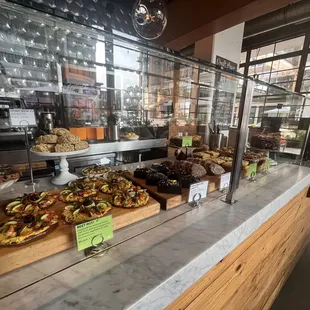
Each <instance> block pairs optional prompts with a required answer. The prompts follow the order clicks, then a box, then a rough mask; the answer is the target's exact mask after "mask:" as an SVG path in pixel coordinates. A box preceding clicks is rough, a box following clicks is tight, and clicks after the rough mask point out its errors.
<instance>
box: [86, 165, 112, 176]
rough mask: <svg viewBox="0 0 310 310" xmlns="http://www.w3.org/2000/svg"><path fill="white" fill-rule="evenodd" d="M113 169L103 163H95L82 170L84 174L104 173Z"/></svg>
mask: <svg viewBox="0 0 310 310" xmlns="http://www.w3.org/2000/svg"><path fill="white" fill-rule="evenodd" d="M110 171H111V168H109V167H107V166H102V165H93V166H89V167H86V168H84V169H83V170H82V174H84V175H103V174H105V173H108V172H110Z"/></svg>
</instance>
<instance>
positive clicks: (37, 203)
mask: <svg viewBox="0 0 310 310" xmlns="http://www.w3.org/2000/svg"><path fill="white" fill-rule="evenodd" d="M56 198H57V195H53V194H51V193H49V192H33V193H30V194H25V195H24V196H23V197H18V198H16V199H14V200H13V201H11V202H10V203H8V205H7V206H6V208H5V213H6V214H7V215H14V214H16V213H33V212H37V211H38V210H41V209H45V208H48V207H50V206H51V205H53V204H54V203H55V201H56Z"/></svg>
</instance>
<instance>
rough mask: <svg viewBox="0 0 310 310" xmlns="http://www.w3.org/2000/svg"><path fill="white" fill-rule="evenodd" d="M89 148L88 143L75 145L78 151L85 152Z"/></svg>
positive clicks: (83, 142)
mask: <svg viewBox="0 0 310 310" xmlns="http://www.w3.org/2000/svg"><path fill="white" fill-rule="evenodd" d="M87 148H88V143H87V142H86V141H80V142H78V143H76V144H75V145H74V149H75V150H76V151H79V150H85V149H87Z"/></svg>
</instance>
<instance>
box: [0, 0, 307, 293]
mask: <svg viewBox="0 0 310 310" xmlns="http://www.w3.org/2000/svg"><path fill="white" fill-rule="evenodd" d="M35 2H36V1H35ZM45 2H46V1H45V0H44V1H42V3H43V4H42V7H41V9H42V8H43V5H44V4H46V3H45ZM67 2H68V1H57V3H60V6H61V7H62V8H63V5H68V4H67ZM36 3H37V2H36ZM50 3H52V2H50ZM68 3H69V2H68ZM71 3H73V4H75V1H73V2H70V3H69V4H70V7H71ZM94 3H95V2H94ZM37 4H38V3H37ZM37 4H36V5H37ZM96 5H97V4H96ZM98 5H99V4H98ZM78 7H80V6H78ZM0 8H1V13H0V21H1V23H0V65H1V68H2V67H3V69H1V75H0V78H1V79H0V82H1V83H2V84H1V87H0V96H5V97H9V96H10V97H12V96H13V97H14V96H16V97H18V98H24V100H25V104H26V105H27V107H32V108H34V109H37V111H40V110H42V109H43V108H44V107H48V108H49V109H50V110H49V111H53V112H55V118H56V121H57V123H55V127H56V128H54V129H52V130H51V133H50V134H49V135H46V134H45V133H44V132H41V133H40V134H39V135H38V134H37V135H36V139H35V141H33V143H34V146H33V148H32V160H33V161H34V162H37V161H39V160H47V161H55V163H56V166H57V165H58V164H59V163H60V170H61V173H63V174H66V175H67V176H68V175H69V174H70V180H69V179H67V180H66V182H63V183H59V182H58V181H57V180H56V181H53V180H55V179H57V176H56V178H55V179H52V178H51V177H45V178H42V179H40V182H39V183H38V184H36V185H35V186H34V187H32V186H29V185H27V184H25V183H24V182H17V179H18V175H19V172H18V171H16V168H14V167H11V166H5V167H6V168H8V167H9V168H10V169H9V170H10V171H11V172H12V171H14V174H12V173H8V172H7V170H6V169H5V171H6V172H5V173H6V174H4V173H3V174H4V175H3V176H2V177H1V180H2V183H4V181H5V182H6V181H8V180H11V181H12V184H11V188H10V189H3V191H2V192H1V193H0V195H1V202H0V206H1V209H0V246H1V247H0V279H4V280H5V279H9V278H10V277H14V276H16V275H17V274H22V273H23V272H27V274H28V275H29V276H27V277H23V278H22V279H21V281H19V282H17V281H13V282H12V283H10V285H8V286H6V287H3V288H1V291H0V298H3V297H4V296H6V295H10V294H13V293H14V292H16V291H18V290H21V289H23V288H24V287H26V286H29V285H31V284H32V283H35V282H38V281H41V280H42V279H45V278H49V277H50V276H51V275H53V274H55V273H59V272H61V270H68V269H70V268H71V267H72V266H76V265H78V264H80V263H83V262H85V261H86V262H90V260H91V259H98V257H99V256H96V255H98V254H100V255H101V254H102V255H103V254H104V253H105V251H106V250H107V249H112V248H114V247H115V246H116V245H118V244H122V243H125V242H127V240H129V239H131V238H134V237H136V236H137V235H139V234H141V233H142V232H146V231H148V230H150V229H152V228H154V227H157V226H160V225H162V224H163V223H165V222H168V221H170V220H172V219H177V217H178V216H180V215H181V214H186V213H187V212H189V211H190V210H192V207H193V206H190V205H188V204H187V203H188V200H189V193H190V191H191V186H192V185H193V184H197V183H200V182H206V183H204V184H205V187H206V188H207V191H208V194H210V201H211V200H213V199H220V198H221V199H224V200H226V202H228V203H233V200H234V194H235V192H236V190H237V188H238V186H239V182H240V180H242V182H243V185H244V184H249V182H251V181H253V180H255V178H259V177H262V176H263V175H264V176H267V177H268V170H269V169H270V166H271V161H270V160H269V159H273V162H279V163H280V162H283V161H285V160H286V161H289V160H290V159H287V158H283V157H281V156H280V155H278V153H279V151H281V150H282V149H283V147H284V146H283V144H284V141H286V142H285V143H286V146H285V148H286V149H287V148H290V149H291V148H294V149H295V147H292V144H291V146H289V145H288V141H289V140H291V141H295V140H296V141H300V142H301V143H300V144H299V145H298V147H296V149H298V148H299V147H300V152H299V154H300V156H301V157H302V154H303V153H305V152H304V150H303V148H304V145H306V143H304V140H305V138H306V135H303V134H301V133H300V132H299V131H304V129H300V122H301V121H302V119H303V113H304V111H305V104H304V102H305V99H304V97H303V96H301V95H299V94H295V93H291V92H288V91H285V90H284V89H280V88H278V87H275V86H272V85H268V84H265V83H263V82H259V81H254V80H253V79H250V78H246V77H244V76H242V75H239V74H237V73H234V72H228V71H223V70H221V69H219V68H217V67H215V66H214V65H211V64H209V63H204V62H201V61H198V60H197V59H194V58H187V57H183V56H182V55H180V54H179V53H175V52H171V51H169V52H168V51H167V50H165V49H164V48H161V47H157V46H153V45H147V44H144V43H143V42H142V43H141V42H139V40H131V39H130V38H129V37H128V36H125V35H124V34H122V36H121V35H120V33H117V34H116V33H115V31H111V29H109V28H108V27H106V25H105V26H104V27H102V28H100V27H101V26H100V27H99V28H98V27H94V25H89V24H86V25H83V23H82V24H80V23H74V22H73V21H72V20H70V19H69V20H67V19H66V18H64V17H66V14H65V15H64V16H62V18H56V17H55V15H54V14H56V13H57V12H58V11H57V9H55V11H53V10H52V12H51V11H48V13H51V14H46V15H45V13H43V12H42V11H37V12H33V10H32V9H29V8H26V7H21V6H13V5H12V4H10V3H6V2H2V1H0ZM73 8H74V9H76V10H78V8H77V6H73ZM73 8H72V7H71V9H73ZM42 10H43V9H42ZM90 11H91V12H95V11H93V10H90ZM76 12H77V11H76ZM118 13H119V12H118ZM94 14H95V13H94ZM98 14H99V13H98ZM56 15H58V14H56ZM77 16H79V15H76V17H77ZM79 18H81V16H79ZM79 18H77V19H79ZM76 21H78V22H81V21H80V20H76ZM111 124H112V125H113V126H116V128H117V129H115V128H114V129H115V132H114V135H115V137H116V136H118V137H119V138H117V139H116V138H115V141H116V142H111V141H108V139H109V138H110V137H109V134H110V129H111V128H110V127H111ZM118 129H119V132H117V130H118ZM295 131H296V135H295V136H294V134H295ZM305 133H306V131H305ZM288 137H290V139H289V138H288ZM294 137H295V138H296V139H295V138H294ZM303 137H304V140H303ZM284 138H285V140H284ZM167 145H168V146H167ZM167 149H168V150H169V154H170V155H171V156H170V155H169V156H167V152H168V151H167ZM155 150H157V152H158V153H157V154H155V153H156V152H155ZM161 151H162V152H161ZM76 152H78V153H76ZM160 152H161V153H160ZM296 152H297V150H296ZM159 153H160V156H155V155H158V154H159ZM282 153H283V152H282ZM25 154H26V151H25V150H23V152H20V153H18V154H17V155H16V153H15V154H13V155H14V156H15V157H14V156H12V153H9V152H8V153H7V154H3V156H2V155H1V161H0V164H16V163H20V162H23V161H25V160H26V158H27V157H26V155H25ZM275 154H276V156H277V157H275ZM299 154H297V155H299ZM67 157H68V162H69V166H68V162H67V159H66V158H67ZM126 157H127V159H128V158H129V159H128V160H127V159H126ZM156 157H160V158H157V159H155V158H156ZM59 158H61V159H60V161H59ZM107 158H110V159H113V160H111V162H109V161H106V159H107ZM126 160H127V162H129V163H126ZM298 160H299V161H301V162H302V158H300V157H299V158H298ZM2 161H4V162H2ZM108 162H109V163H108ZM73 163H74V165H73ZM116 163H117V164H118V165H116ZM3 167H4V166H3ZM11 168H12V169H11ZM2 170H4V168H3V169H2ZM2 170H1V171H2ZM69 170H70V173H69ZM1 173H2V172H1ZM61 173H60V175H61ZM71 173H74V174H75V175H73V174H71ZM0 176H1V175H0ZM72 176H73V177H72ZM71 178H72V179H71ZM51 181H52V182H51ZM68 181H70V182H68ZM14 182H15V183H14ZM205 199H207V200H208V199H209V198H208V197H207V198H205ZM202 201H206V200H203V199H202ZM109 216H112V218H111V222H110V224H109V225H112V227H113V233H114V239H111V240H110V239H109V240H106V242H103V241H102V240H100V242H98V243H95V244H92V246H89V247H88V248H86V251H85V252H84V251H78V247H79V241H78V234H77V230H76V229H77V227H78V225H79V224H81V223H82V224H83V223H86V224H87V223H92V222H93V221H95V220H98V219H107V218H108V217H109ZM107 225H108V224H107ZM85 226H87V225H85ZM102 238H103V237H102ZM130 251H131V249H128V253H129V254H130ZM53 262H56V263H53ZM42 266H44V268H43V267H42ZM32 270H36V272H33V273H31V271H32ZM38 270H40V271H38ZM42 270H43V271H42Z"/></svg>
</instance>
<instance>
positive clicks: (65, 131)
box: [52, 128, 70, 136]
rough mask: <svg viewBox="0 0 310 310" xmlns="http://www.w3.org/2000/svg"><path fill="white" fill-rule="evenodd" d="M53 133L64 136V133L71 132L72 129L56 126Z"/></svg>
mask: <svg viewBox="0 0 310 310" xmlns="http://www.w3.org/2000/svg"><path fill="white" fill-rule="evenodd" d="M52 133H53V135H57V136H63V135H67V134H70V131H69V130H68V129H66V128H54V129H53V130H52Z"/></svg>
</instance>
